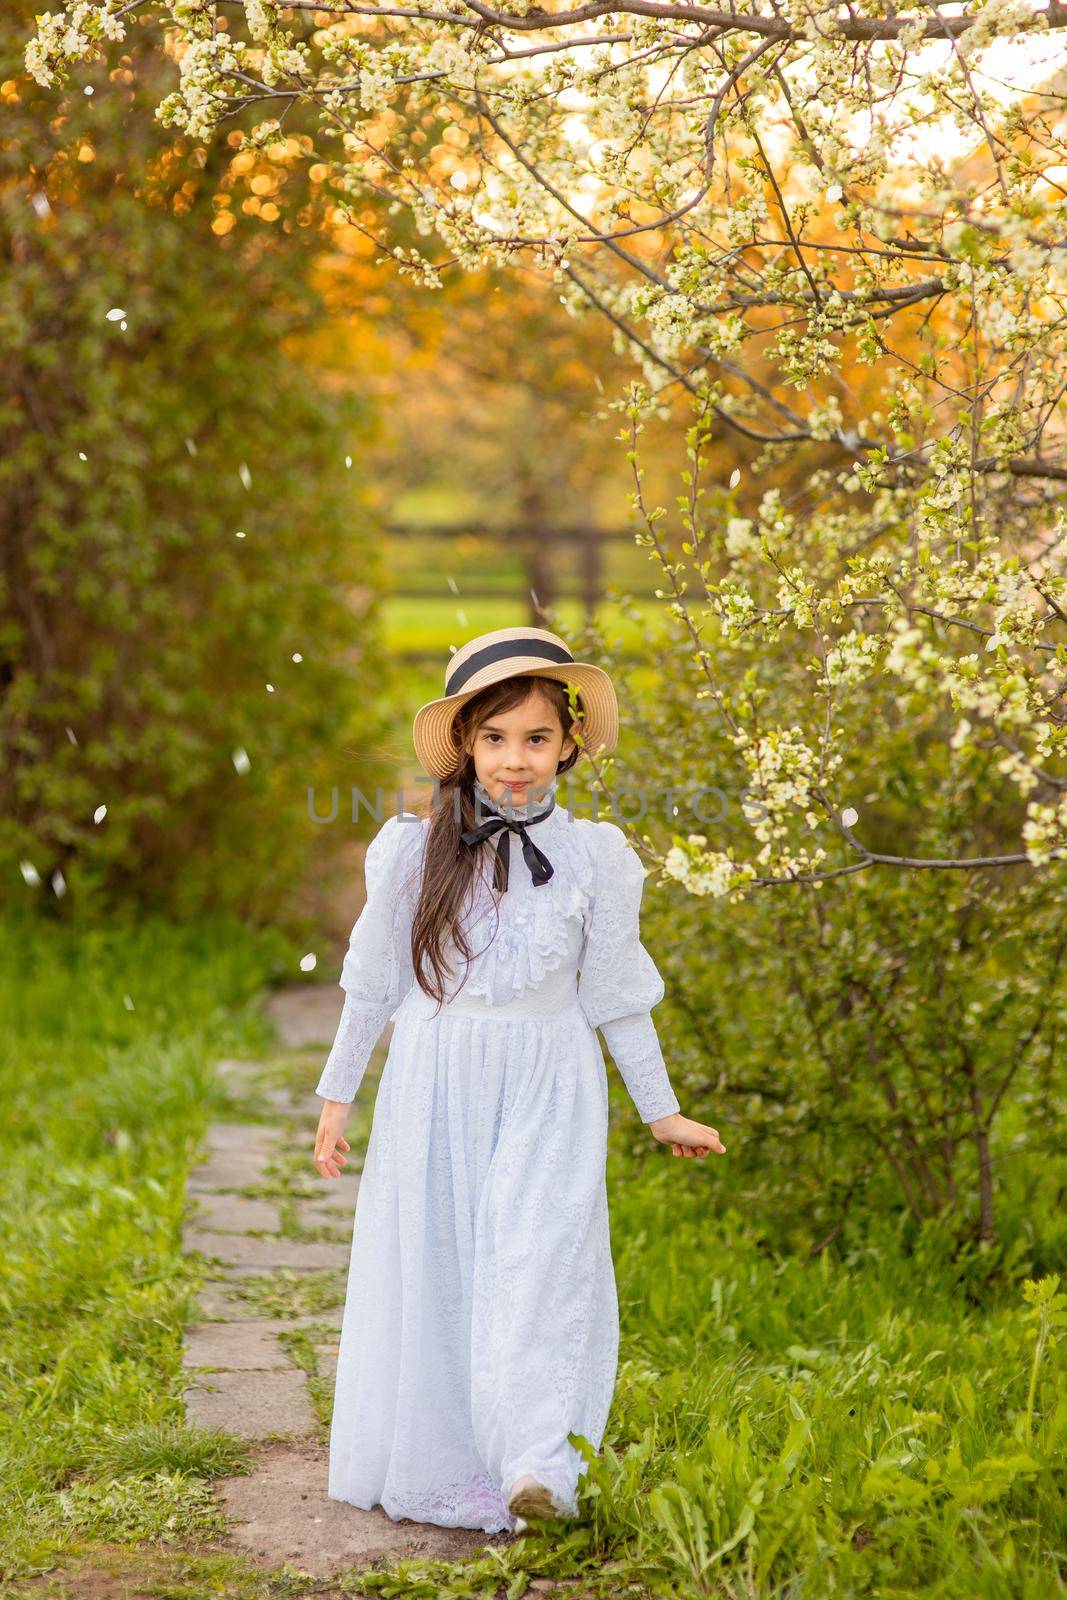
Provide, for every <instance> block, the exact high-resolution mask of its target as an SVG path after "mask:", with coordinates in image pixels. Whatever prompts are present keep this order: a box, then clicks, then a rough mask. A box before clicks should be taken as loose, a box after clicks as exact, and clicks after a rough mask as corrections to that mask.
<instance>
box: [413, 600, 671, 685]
mask: <svg viewBox="0 0 1067 1600" xmlns="http://www.w3.org/2000/svg"><path fill="white" fill-rule="evenodd" d="M637 609H638V612H639V614H640V615H641V616H642V617H643V618H646V619H647V623H648V626H649V628H653V627H655V626H656V625H657V624H660V623H664V622H665V621H666V620H667V619H666V614H665V612H664V607H663V603H662V602H660V601H655V600H648V601H644V600H641V601H638V603H637ZM382 616H383V620H384V632H385V637H386V641H387V643H388V646H389V649H390V650H391V651H403V652H408V651H410V652H416V651H417V652H420V653H421V652H426V653H427V654H429V655H430V656H440V658H441V660H440V668H439V670H438V676H440V674H441V673H443V671H444V667H445V662H446V661H447V658H448V651H449V647H450V646H451V645H455V646H457V647H458V646H459V645H461V644H464V643H465V642H466V641H467V640H468V639H473V638H475V637H476V636H477V635H478V634H480V633H490V632H491V631H492V630H493V629H495V628H518V627H523V626H525V625H526V624H527V623H528V622H529V620H530V607H529V604H528V603H526V601H524V599H523V597H522V591H521V590H520V591H519V593H518V594H517V595H516V594H515V592H514V591H510V592H509V593H508V594H505V595H502V596H501V598H500V599H499V600H464V599H463V597H462V594H460V595H459V596H458V597H457V596H454V595H449V594H447V593H446V594H443V595H442V597H441V599H440V600H406V599H404V597H403V596H402V595H393V596H391V597H390V599H389V600H387V601H385V602H384V603H383V606H382ZM597 617H598V620H599V621H600V623H601V625H602V626H603V627H604V629H605V632H606V633H607V634H608V636H609V637H618V638H619V639H621V640H622V646H623V649H624V650H629V651H634V652H636V651H639V650H640V649H641V647H642V644H643V643H645V642H646V640H647V633H646V630H645V629H644V628H642V627H639V626H638V625H637V624H636V623H634V622H632V621H631V620H630V619H629V618H628V617H626V616H624V615H623V614H622V613H621V612H620V610H619V607H618V606H617V605H613V604H612V603H611V602H610V601H605V602H604V603H603V604H602V605H601V606H600V607H599V609H598V611H597ZM553 618H554V622H553V623H550V624H549V627H550V629H551V631H552V632H554V633H557V632H563V633H564V635H566V634H567V633H568V632H571V631H577V630H578V629H580V628H582V627H583V626H584V625H585V612H584V609H583V607H582V606H581V603H580V602H579V601H577V600H564V601H562V602H561V603H560V604H559V605H558V606H557V607H556V608H555V609H554V613H553Z"/></svg>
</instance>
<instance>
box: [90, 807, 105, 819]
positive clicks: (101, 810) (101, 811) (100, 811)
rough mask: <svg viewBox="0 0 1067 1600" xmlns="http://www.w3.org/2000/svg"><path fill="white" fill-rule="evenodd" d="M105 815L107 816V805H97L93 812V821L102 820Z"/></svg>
mask: <svg viewBox="0 0 1067 1600" xmlns="http://www.w3.org/2000/svg"><path fill="white" fill-rule="evenodd" d="M106 816H107V806H97V808H96V810H95V811H94V812H93V821H94V822H103V820H104V818H105V817H106Z"/></svg>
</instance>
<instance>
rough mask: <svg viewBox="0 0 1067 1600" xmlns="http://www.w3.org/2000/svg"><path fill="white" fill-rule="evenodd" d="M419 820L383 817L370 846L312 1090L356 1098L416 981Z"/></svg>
mask: <svg viewBox="0 0 1067 1600" xmlns="http://www.w3.org/2000/svg"><path fill="white" fill-rule="evenodd" d="M421 833H422V823H421V819H420V818H419V817H417V816H415V815H414V814H413V813H411V812H404V813H403V815H401V816H390V817H386V819H385V821H384V823H383V824H382V826H381V828H379V830H378V832H377V833H376V834H375V836H374V838H373V839H372V840H371V842H370V844H369V845H368V846H367V854H366V858H365V862H364V876H365V879H366V887H367V900H366V904H365V905H364V907H363V910H362V911H361V912H360V914H359V916H358V917H357V919H356V924H355V927H354V928H353V929H352V932H351V934H350V935H349V939H348V949H347V951H346V953H345V958H344V963H343V965H342V968H341V977H340V979H339V982H340V985H341V988H342V989H343V990H344V991H345V1003H344V1009H343V1011H342V1012H341V1021H340V1023H339V1025H338V1028H337V1034H336V1037H335V1038H334V1041H333V1045H332V1047H331V1049H330V1054H329V1056H328V1057H327V1060H326V1065H325V1066H324V1068H323V1071H322V1076H321V1078H320V1079H319V1082H318V1084H317V1086H316V1089H315V1093H316V1094H319V1095H321V1096H322V1098H323V1099H324V1100H340V1101H344V1102H345V1103H348V1102H349V1101H352V1100H354V1099H355V1097H356V1091H357V1090H358V1088H359V1086H360V1083H361V1082H362V1080H363V1074H364V1072H365V1071H366V1069H367V1062H368V1061H369V1060H370V1056H371V1051H372V1050H373V1049H374V1046H375V1044H376V1043H377V1042H378V1039H379V1037H380V1035H381V1032H382V1029H383V1028H384V1027H385V1024H386V1023H387V1022H388V1021H389V1018H390V1017H391V1016H392V1015H393V1012H394V1011H395V1010H396V1009H397V1007H398V1006H399V1004H400V1002H401V1000H403V998H404V996H405V995H406V994H407V992H408V990H409V989H410V988H411V986H412V984H413V983H414V981H415V974H414V971H413V969H412V965H411V919H412V915H413V913H414V908H415V904H416V900H417V896H418V864H419V854H420V851H419V846H420V843H421Z"/></svg>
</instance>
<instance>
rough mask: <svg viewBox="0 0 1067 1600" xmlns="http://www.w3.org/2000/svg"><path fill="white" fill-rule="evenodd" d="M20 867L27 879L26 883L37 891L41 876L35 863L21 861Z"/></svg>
mask: <svg viewBox="0 0 1067 1600" xmlns="http://www.w3.org/2000/svg"><path fill="white" fill-rule="evenodd" d="M19 866H20V867H21V868H22V876H23V877H24V878H25V880H26V882H27V883H28V884H29V885H30V886H31V888H34V889H36V887H37V885H38V884H39V883H40V881H41V874H40V873H39V872H38V871H37V868H36V867H35V866H34V864H33V862H32V861H20V862H19Z"/></svg>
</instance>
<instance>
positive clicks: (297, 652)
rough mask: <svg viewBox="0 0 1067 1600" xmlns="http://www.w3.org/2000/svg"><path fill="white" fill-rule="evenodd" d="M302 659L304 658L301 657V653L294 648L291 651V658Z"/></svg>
mask: <svg viewBox="0 0 1067 1600" xmlns="http://www.w3.org/2000/svg"><path fill="white" fill-rule="evenodd" d="M303 659H304V658H303V656H302V655H301V654H300V651H299V650H294V651H293V660H294V661H303Z"/></svg>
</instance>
